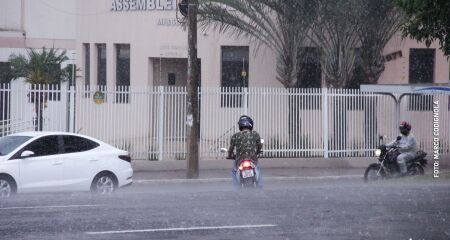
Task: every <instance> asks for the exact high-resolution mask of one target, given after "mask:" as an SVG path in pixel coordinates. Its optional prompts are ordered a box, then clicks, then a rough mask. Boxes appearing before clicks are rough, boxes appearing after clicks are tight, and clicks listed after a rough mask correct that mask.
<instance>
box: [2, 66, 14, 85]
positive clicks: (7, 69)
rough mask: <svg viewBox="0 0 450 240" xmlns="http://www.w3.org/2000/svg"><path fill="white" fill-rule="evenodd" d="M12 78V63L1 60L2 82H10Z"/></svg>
mask: <svg viewBox="0 0 450 240" xmlns="http://www.w3.org/2000/svg"><path fill="white" fill-rule="evenodd" d="M11 80H12V72H11V63H10V62H0V84H2V83H10V82H11Z"/></svg>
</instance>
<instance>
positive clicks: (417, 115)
mask: <svg viewBox="0 0 450 240" xmlns="http://www.w3.org/2000/svg"><path fill="white" fill-rule="evenodd" d="M199 94H200V101H201V109H200V111H201V112H200V113H201V114H200V115H201V136H200V151H201V157H202V158H203V159H213V158H217V157H220V156H222V154H220V153H219V149H220V148H221V147H226V146H228V143H229V140H230V137H231V135H232V134H233V133H235V132H236V131H237V119H238V118H239V116H240V115H242V114H247V115H250V116H251V117H252V118H253V119H254V121H255V130H256V131H258V132H259V133H260V135H261V136H262V137H263V138H265V139H266V143H265V146H264V149H265V153H264V156H265V157H322V156H325V157H347V156H372V154H373V150H374V149H375V148H376V147H377V146H378V145H379V144H380V143H381V138H382V137H386V138H387V139H393V138H395V136H397V134H398V129H397V127H398V122H397V115H396V114H397V112H396V108H395V100H394V99H393V98H392V97H391V96H388V95H379V94H370V93H362V92H360V91H358V90H348V89H281V88H248V89H247V88H201V91H200V93H199ZM429 98H431V99H432V100H433V99H439V101H440V116H441V126H440V133H441V136H440V138H441V150H442V152H449V143H450V126H449V119H450V118H449V107H450V106H449V97H448V96H447V95H445V96H444V95H442V96H441V95H434V96H432V95H430V96H421V97H419V98H417V97H415V96H411V97H406V98H403V99H402V102H401V118H402V119H406V120H408V121H411V122H412V123H413V132H414V134H415V135H416V136H417V137H418V140H419V141H420V145H421V147H422V148H423V149H424V150H425V151H427V152H430V153H431V151H432V144H433V141H432V139H433V121H432V118H433V112H432V107H431V108H430V107H429V104H430V103H431V104H432V102H430V100H429ZM94 99H95V101H94ZM427 99H428V100H427ZM0 100H1V103H0V135H7V134H10V133H14V132H18V131H24V130H35V129H39V128H40V125H42V129H43V130H57V131H72V132H78V133H81V134H85V135H89V136H92V137H95V138H98V139H101V140H103V141H105V142H107V143H110V144H112V145H115V146H117V147H119V148H122V149H125V150H128V151H130V152H131V153H132V156H133V158H134V159H151V160H162V159H184V158H185V152H186V148H185V133H186V132H185V118H186V109H185V105H186V89H185V88H184V87H131V88H130V87H126V88H125V87H117V88H114V89H109V88H106V87H92V88H85V87H84V86H79V87H77V88H74V89H71V90H66V88H65V87H64V86H62V87H59V86H30V85H28V84H19V83H17V84H16V83H14V84H13V85H3V86H1V88H0ZM40 106H43V107H42V113H40V111H36V110H37V109H38V110H39V107H40ZM36 112H37V114H36ZM36 116H37V117H36ZM40 116H42V117H40ZM40 121H42V124H40Z"/></svg>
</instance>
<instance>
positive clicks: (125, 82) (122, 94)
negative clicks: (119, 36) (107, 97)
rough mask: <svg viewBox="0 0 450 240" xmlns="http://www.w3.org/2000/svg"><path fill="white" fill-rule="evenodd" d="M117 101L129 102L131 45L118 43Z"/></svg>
mask: <svg viewBox="0 0 450 240" xmlns="http://www.w3.org/2000/svg"><path fill="white" fill-rule="evenodd" d="M116 86H117V91H118V93H117V95H116V102H117V103H128V97H129V95H128V90H129V87H130V45H129V44H116Z"/></svg>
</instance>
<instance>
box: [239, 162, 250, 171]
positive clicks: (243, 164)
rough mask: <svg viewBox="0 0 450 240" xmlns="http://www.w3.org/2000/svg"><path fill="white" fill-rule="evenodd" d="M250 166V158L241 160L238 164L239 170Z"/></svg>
mask: <svg viewBox="0 0 450 240" xmlns="http://www.w3.org/2000/svg"><path fill="white" fill-rule="evenodd" d="M251 167H252V161H250V160H244V161H242V162H241V164H240V165H239V170H241V171H242V170H243V169H248V168H251Z"/></svg>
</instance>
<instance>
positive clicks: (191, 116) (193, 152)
mask: <svg viewBox="0 0 450 240" xmlns="http://www.w3.org/2000/svg"><path fill="white" fill-rule="evenodd" d="M197 10H198V0H188V70H187V102H186V104H187V112H186V137H187V178H198V176H199V173H198V172H199V171H198V170H199V166H198V165H199V164H198V162H199V161H198V159H199V153H198V151H199V141H200V115H199V99H198V89H199V87H200V79H199V66H198V59H197Z"/></svg>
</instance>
